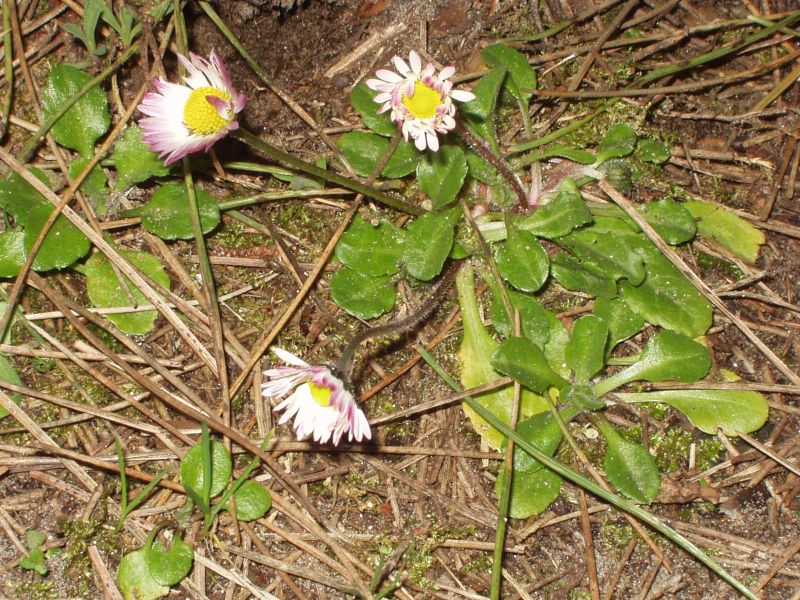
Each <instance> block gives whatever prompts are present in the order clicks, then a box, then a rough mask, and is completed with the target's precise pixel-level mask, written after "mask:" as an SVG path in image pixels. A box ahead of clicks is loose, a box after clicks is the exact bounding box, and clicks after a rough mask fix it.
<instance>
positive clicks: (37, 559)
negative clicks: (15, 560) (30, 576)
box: [19, 548, 47, 577]
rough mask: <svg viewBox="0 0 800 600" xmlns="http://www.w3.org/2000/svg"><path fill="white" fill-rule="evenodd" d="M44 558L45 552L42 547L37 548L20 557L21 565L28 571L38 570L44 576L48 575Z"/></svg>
mask: <svg viewBox="0 0 800 600" xmlns="http://www.w3.org/2000/svg"><path fill="white" fill-rule="evenodd" d="M44 558H45V557H44V552H43V551H42V550H41V549H40V548H36V549H34V550H31V551H30V552H29V553H28V554H27V555H26V556H23V557H22V558H20V559H19V566H20V567H21V568H23V569H27V570H28V571H36V572H37V573H38V574H39V575H41V576H42V577H44V576H45V575H47V566H46V565H45V564H44Z"/></svg>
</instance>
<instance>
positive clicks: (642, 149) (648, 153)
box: [636, 138, 671, 164]
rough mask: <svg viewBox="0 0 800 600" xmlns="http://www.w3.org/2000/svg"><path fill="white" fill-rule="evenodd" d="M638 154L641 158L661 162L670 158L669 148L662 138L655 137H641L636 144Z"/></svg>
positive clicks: (646, 160)
mask: <svg viewBox="0 0 800 600" xmlns="http://www.w3.org/2000/svg"><path fill="white" fill-rule="evenodd" d="M636 154H637V155H638V157H639V159H640V160H643V161H645V162H651V163H656V164H661V163H663V162H666V161H667V160H669V157H670V154H671V153H670V151H669V148H667V146H666V145H665V144H664V142H662V141H660V140H656V139H653V138H640V139H639V143H638V144H637V146H636Z"/></svg>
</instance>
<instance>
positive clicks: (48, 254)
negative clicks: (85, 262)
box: [0, 169, 91, 271]
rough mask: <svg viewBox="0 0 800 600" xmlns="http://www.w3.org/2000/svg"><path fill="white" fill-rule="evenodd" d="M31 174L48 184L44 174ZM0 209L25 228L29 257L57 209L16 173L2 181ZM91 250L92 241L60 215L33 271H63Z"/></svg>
mask: <svg viewBox="0 0 800 600" xmlns="http://www.w3.org/2000/svg"><path fill="white" fill-rule="evenodd" d="M31 173H33V174H34V175H35V176H36V177H37V178H38V179H39V180H41V181H42V182H44V183H46V184H48V185H49V182H48V180H47V177H46V176H45V175H44V174H43V173H42V172H41V171H39V170H38V169H31ZM0 206H2V207H3V208H4V209H5V210H6V211H7V212H8V213H10V214H11V215H13V217H14V219H16V221H17V224H18V225H21V226H22V227H24V228H25V256H26V257H27V255H28V252H30V249H31V248H32V247H33V244H34V242H35V241H36V238H37V237H38V236H39V232H40V231H41V230H42V227H43V226H44V224H45V223H46V222H47V220H48V219H49V218H50V215H51V214H52V212H53V209H54V208H55V207H54V206H53V205H52V204H50V202H48V201H47V200H45V198H44V197H43V196H42V195H41V194H40V193H39V192H37V191H36V190H35V189H34V188H33V186H31V185H30V184H29V183H28V182H27V181H25V180H24V179H23V178H22V177H21V176H20V175H18V174H17V173H13V174H12V175H11V177H9V178H8V180H7V181H4V182H0ZM90 247H91V243H90V242H89V238H87V237H86V236H85V235H83V234H82V233H81V232H80V230H79V229H78V228H77V227H75V226H74V225H73V224H72V223H70V222H69V221H68V220H67V218H66V217H65V216H64V215H59V217H58V218H57V219H56V222H55V223H54V224H53V226H52V227H51V228H50V231H49V232H48V233H47V236H46V237H45V238H44V243H43V244H42V246H41V248H39V252H38V253H37V254H36V260H34V261H33V268H34V270H36V271H50V270H51V269H63V268H64V267H67V266H69V265H71V264H72V263H74V262H75V261H76V260H78V259H79V258H81V257H83V256H85V255H86V253H87V252H88V251H89V248H90Z"/></svg>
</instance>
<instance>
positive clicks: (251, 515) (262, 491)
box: [233, 479, 272, 521]
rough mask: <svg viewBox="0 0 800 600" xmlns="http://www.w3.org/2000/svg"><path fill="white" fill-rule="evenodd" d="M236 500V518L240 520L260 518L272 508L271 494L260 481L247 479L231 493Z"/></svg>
mask: <svg viewBox="0 0 800 600" xmlns="http://www.w3.org/2000/svg"><path fill="white" fill-rule="evenodd" d="M233 497H234V500H235V502H236V518H237V519H239V520H240V521H255V520H256V519H260V518H261V517H263V516H264V515H265V514H267V511H268V510H269V509H270V508H272V496H271V495H270V493H269V491H268V490H267V488H265V487H264V486H263V485H261V484H260V483H257V482H255V481H253V480H251V479H248V480H247V481H245V482H244V483H242V485H240V486H239V489H238V490H236V492H235V493H234V494H233Z"/></svg>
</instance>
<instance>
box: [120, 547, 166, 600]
mask: <svg viewBox="0 0 800 600" xmlns="http://www.w3.org/2000/svg"><path fill="white" fill-rule="evenodd" d="M117 584H118V585H119V590H120V591H121V592H122V595H123V597H124V598H125V600H155V599H156V598H161V597H163V596H166V595H167V594H169V586H166V585H161V584H160V583H158V582H157V581H156V580H155V579H153V576H152V575H151V574H150V569H149V568H148V566H147V559H146V558H145V550H144V548H140V549H139V550H134V551H133V552H129V553H128V554H126V555H125V556H123V557H122V560H121V561H120V563H119V570H118V571H117Z"/></svg>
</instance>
